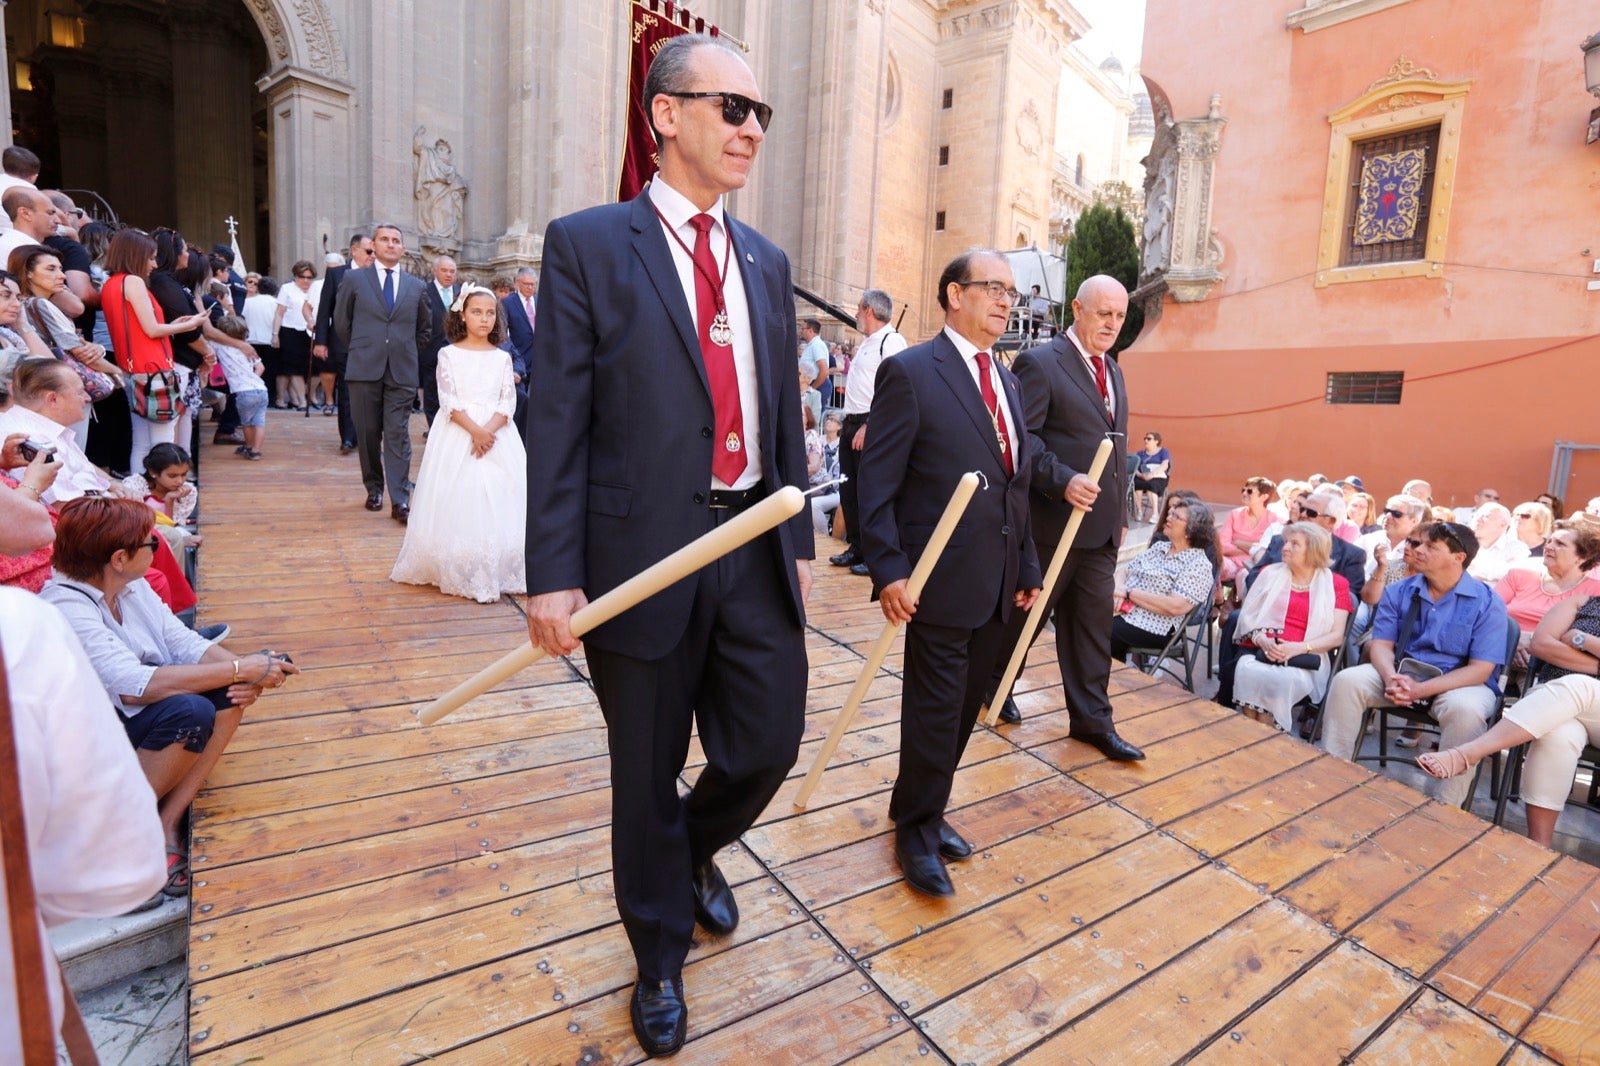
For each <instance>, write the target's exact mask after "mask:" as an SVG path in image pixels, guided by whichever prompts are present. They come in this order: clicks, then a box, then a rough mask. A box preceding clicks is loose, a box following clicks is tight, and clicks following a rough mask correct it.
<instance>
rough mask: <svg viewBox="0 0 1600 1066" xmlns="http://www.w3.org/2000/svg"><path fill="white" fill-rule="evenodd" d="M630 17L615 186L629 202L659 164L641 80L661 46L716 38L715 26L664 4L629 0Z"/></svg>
mask: <svg viewBox="0 0 1600 1066" xmlns="http://www.w3.org/2000/svg"><path fill="white" fill-rule="evenodd" d="M628 7H629V9H630V11H631V13H632V20H631V26H630V31H629V35H628V41H629V44H628V48H629V55H628V127H627V133H626V135H625V139H624V141H623V144H622V177H621V179H620V180H619V181H618V183H617V199H618V200H623V201H625V200H631V199H633V198H634V197H635V196H638V195H639V190H640V189H642V188H644V186H645V182H647V181H649V180H650V177H651V175H653V174H654V173H655V172H656V168H657V166H658V165H659V164H660V162H661V160H660V157H659V155H658V154H657V150H656V137H655V134H654V133H652V132H651V130H650V107H649V104H648V102H647V101H646V100H645V98H644V76H645V74H646V73H647V72H648V71H649V69H650V61H651V60H653V59H654V58H655V57H656V53H657V52H659V51H660V50H661V46H662V45H664V44H666V43H667V42H668V41H670V40H672V38H674V37H677V36H678V35H679V34H684V33H706V34H710V35H711V36H713V37H715V36H717V33H718V30H717V28H716V27H715V26H712V25H709V24H707V22H706V20H705V19H703V18H699V17H697V16H693V15H690V14H689V12H688V11H687V10H685V9H684V8H681V7H679V6H677V5H676V4H672V3H669V2H667V0H630V2H629V4H628Z"/></svg>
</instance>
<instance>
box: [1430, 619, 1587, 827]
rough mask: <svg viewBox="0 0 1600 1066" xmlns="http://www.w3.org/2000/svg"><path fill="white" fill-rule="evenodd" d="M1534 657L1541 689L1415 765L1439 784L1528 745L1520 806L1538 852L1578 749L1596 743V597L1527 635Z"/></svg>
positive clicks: (1563, 797)
mask: <svg viewBox="0 0 1600 1066" xmlns="http://www.w3.org/2000/svg"><path fill="white" fill-rule="evenodd" d="M1532 651H1533V654H1534V655H1536V656H1537V657H1538V658H1539V659H1540V660H1541V662H1542V664H1543V669H1542V670H1541V672H1540V677H1539V679H1540V680H1541V681H1548V682H1549V684H1544V685H1540V686H1539V687H1537V688H1535V689H1533V690H1532V691H1531V692H1529V693H1528V694H1527V695H1526V696H1524V697H1523V698H1522V699H1520V700H1518V701H1517V702H1516V703H1514V704H1512V705H1511V706H1510V707H1507V708H1506V710H1505V714H1504V715H1503V716H1502V717H1501V719H1500V721H1498V722H1496V723H1495V724H1494V725H1493V726H1491V727H1490V729H1489V731H1488V732H1487V733H1484V734H1483V735H1482V736H1480V737H1476V738H1473V739H1470V740H1465V741H1462V742H1461V743H1459V744H1454V745H1451V746H1450V747H1447V748H1445V749H1444V750H1443V751H1440V752H1439V753H1438V754H1428V755H1424V756H1422V757H1421V758H1419V759H1418V760H1417V763H1418V764H1419V765H1420V766H1421V767H1422V768H1423V769H1424V770H1426V771H1427V772H1428V773H1430V774H1432V775H1433V776H1434V777H1437V778H1439V779H1441V780H1450V779H1462V780H1468V778H1466V774H1467V772H1468V771H1470V770H1471V769H1472V768H1473V767H1474V766H1476V765H1478V763H1479V762H1480V761H1481V760H1482V759H1483V758H1484V757H1485V756H1488V755H1493V754H1494V753H1495V752H1497V751H1505V750H1506V749H1507V748H1514V747H1517V746H1519V745H1522V744H1528V745H1529V748H1528V756H1527V759H1526V761H1524V762H1523V764H1522V800H1523V802H1524V803H1525V804H1526V805H1527V811H1528V836H1529V837H1531V838H1532V839H1533V840H1535V841H1537V842H1538V843H1540V844H1543V845H1544V846H1545V847H1549V846H1550V842H1551V839H1552V838H1553V837H1554V836H1555V830H1556V818H1557V817H1558V816H1559V815H1560V814H1561V808H1563V807H1565V806H1566V803H1567V796H1568V795H1569V794H1570V793H1571V792H1572V778H1573V774H1574V773H1575V771H1576V770H1577V767H1578V757H1579V756H1580V755H1582V754H1583V746H1584V745H1585V744H1600V680H1597V679H1596V674H1597V673H1600V657H1597V656H1600V598H1596V597H1593V596H1591V597H1589V598H1588V599H1582V600H1579V599H1569V600H1563V601H1562V602H1560V603H1558V604H1556V605H1555V606H1554V607H1551V608H1550V611H1549V613H1547V614H1546V615H1545V616H1544V619H1543V620H1542V621H1540V623H1539V626H1538V628H1537V629H1536V630H1534V634H1533V643H1532Z"/></svg>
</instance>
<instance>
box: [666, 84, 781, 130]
mask: <svg viewBox="0 0 1600 1066" xmlns="http://www.w3.org/2000/svg"><path fill="white" fill-rule="evenodd" d="M662 95H663V96H676V97H678V98H679V99H680V100H711V99H721V101H722V121H724V122H726V123H727V124H728V125H730V126H743V125H744V122H745V119H747V118H749V117H750V112H752V111H754V112H755V113H756V122H757V123H758V124H759V125H760V126H761V132H762V133H765V132H767V127H768V126H769V125H771V124H772V105H771V104H763V103H762V102H761V101H760V100H752V99H750V98H749V97H748V96H740V95H739V94H738V93H663V94H662Z"/></svg>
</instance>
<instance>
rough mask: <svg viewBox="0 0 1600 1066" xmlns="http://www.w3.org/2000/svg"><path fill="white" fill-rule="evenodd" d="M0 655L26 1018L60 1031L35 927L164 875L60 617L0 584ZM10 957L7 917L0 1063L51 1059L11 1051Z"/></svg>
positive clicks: (156, 843) (1, 520)
mask: <svg viewBox="0 0 1600 1066" xmlns="http://www.w3.org/2000/svg"><path fill="white" fill-rule="evenodd" d="M10 495H11V494H10V493H0V499H3V498H6V497H9V496H10ZM14 518H15V516H14V515H13V514H12V511H11V508H10V507H9V506H7V505H5V504H0V554H5V553H8V552H13V551H17V550H19V549H20V548H21V547H22V546H23V545H22V544H20V543H18V542H17V541H15V540H13V539H12V537H11V535H10V534H11V533H12V532H13V530H14V526H13V520H14ZM0 651H3V653H4V657H5V672H6V676H7V679H8V689H9V701H10V705H11V719H12V723H11V731H12V733H13V735H14V737H15V751H16V766H15V767H8V768H7V772H8V773H15V775H16V781H17V785H18V788H19V790H20V792H21V795H22V809H23V818H24V827H25V831H26V833H25V835H26V840H25V841H13V840H7V841H6V851H7V853H8V856H9V855H11V854H13V849H14V851H15V854H17V855H18V856H19V857H22V858H23V862H24V863H25V864H26V866H25V867H24V868H26V869H29V871H30V873H31V875H32V880H33V890H34V896H35V901H36V903H37V905H38V914H37V918H36V919H32V920H34V921H36V922H37V923H38V926H39V929H40V941H41V942H42V944H43V945H44V950H43V952H42V954H43V956H44V960H43V961H44V981H45V988H44V992H45V995H46V997H47V999H48V1001H49V1008H48V1017H47V1018H46V1019H32V1020H37V1021H40V1022H41V1024H48V1026H49V1029H50V1031H51V1032H52V1033H60V1032H61V1027H62V1019H63V1018H64V1016H65V1004H66V1001H67V1000H66V997H67V996H68V995H70V994H71V993H70V992H69V991H68V990H67V989H66V988H65V987H64V985H63V982H62V980H61V972H60V968H59V967H58V966H57V965H56V959H55V953H54V952H53V951H51V950H50V949H49V940H48V939H46V937H45V935H44V930H45V929H47V928H53V927H55V926H60V925H64V924H66V923H67V922H70V921H72V920H74V919H77V918H109V917H112V916H114V915H118V914H123V913H126V912H127V911H129V910H130V909H133V908H136V907H137V906H138V905H139V903H140V902H141V901H143V900H146V899H147V898H148V897H149V896H150V894H151V893H152V892H155V891H156V890H157V889H158V888H159V887H160V886H161V883H162V880H163V876H164V875H163V874H162V872H161V871H162V860H161V827H160V823H159V822H158V821H157V820H156V812H155V802H154V797H153V796H151V794H150V786H149V785H148V784H147V783H146V782H145V779H144V776H143V775H142V774H141V773H140V772H139V765H138V762H137V761H136V760H135V758H134V755H133V752H131V751H129V750H128V743H127V741H126V740H125V739H124V738H123V737H122V736H121V731H120V730H119V729H117V727H116V724H115V722H114V720H113V717H112V715H111V713H110V708H108V707H107V706H106V697H105V693H104V692H103V691H102V690H101V688H100V686H99V685H98V684H96V682H95V679H94V673H93V672H92V670H91V669H90V667H89V661H88V660H87V659H86V658H85V657H84V654H83V649H82V648H80V647H79V646H78V642H77V641H76V640H75V639H73V636H72V630H71V629H70V628H68V626H67V624H66V622H65V621H64V620H63V619H62V617H61V615H60V614H59V613H58V612H57V611H55V610H54V609H52V608H51V607H49V606H48V605H46V604H44V603H42V602H41V601H40V600H39V598H38V597H37V596H34V595H32V594H30V593H25V592H20V591H18V590H16V589H0ZM24 844H25V846H26V851H25V852H24V851H23V846H24ZM8 865H9V862H8ZM17 956H18V952H17V950H16V946H15V945H14V944H13V943H12V925H11V922H9V921H7V922H0V958H3V959H5V960H7V961H6V963H5V965H3V966H0V1062H10V1063H23V1062H34V1061H38V1062H49V1063H54V1062H56V1061H57V1060H56V1056H55V1055H54V1054H48V1057H46V1058H40V1059H37V1060H35V1059H31V1058H28V1057H25V1056H24V1055H23V1048H22V1043H21V1039H22V1037H21V1032H22V1020H21V1019H20V1017H19V1012H18V1004H17V971H18V970H19V969H20V967H19V966H16V965H14V964H13V960H15V959H16V958H17ZM40 1013H41V1014H43V1013H45V1012H44V1011H41V1012H40ZM61 1061H63V1062H64V1061H66V1060H65V1059H62V1060H61ZM108 1061H109V1060H108Z"/></svg>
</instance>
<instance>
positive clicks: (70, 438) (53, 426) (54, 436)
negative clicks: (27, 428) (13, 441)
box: [11, 403, 77, 443]
mask: <svg viewBox="0 0 1600 1066" xmlns="http://www.w3.org/2000/svg"><path fill="white" fill-rule="evenodd" d="M11 416H12V418H14V419H16V420H18V421H20V422H23V423H25V424H29V425H32V426H33V427H34V428H35V429H36V430H38V433H37V434H32V433H30V434H29V436H35V435H37V436H41V437H45V438H48V439H49V440H65V441H67V442H68V443H75V442H76V439H77V437H76V434H74V433H73V432H72V427H71V426H63V425H62V424H61V423H60V422H55V421H52V420H51V419H48V418H46V417H45V416H44V415H42V414H40V413H39V412H38V411H34V410H32V409H30V408H27V407H24V406H22V405H21V404H20V403H16V404H12V405H11Z"/></svg>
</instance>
